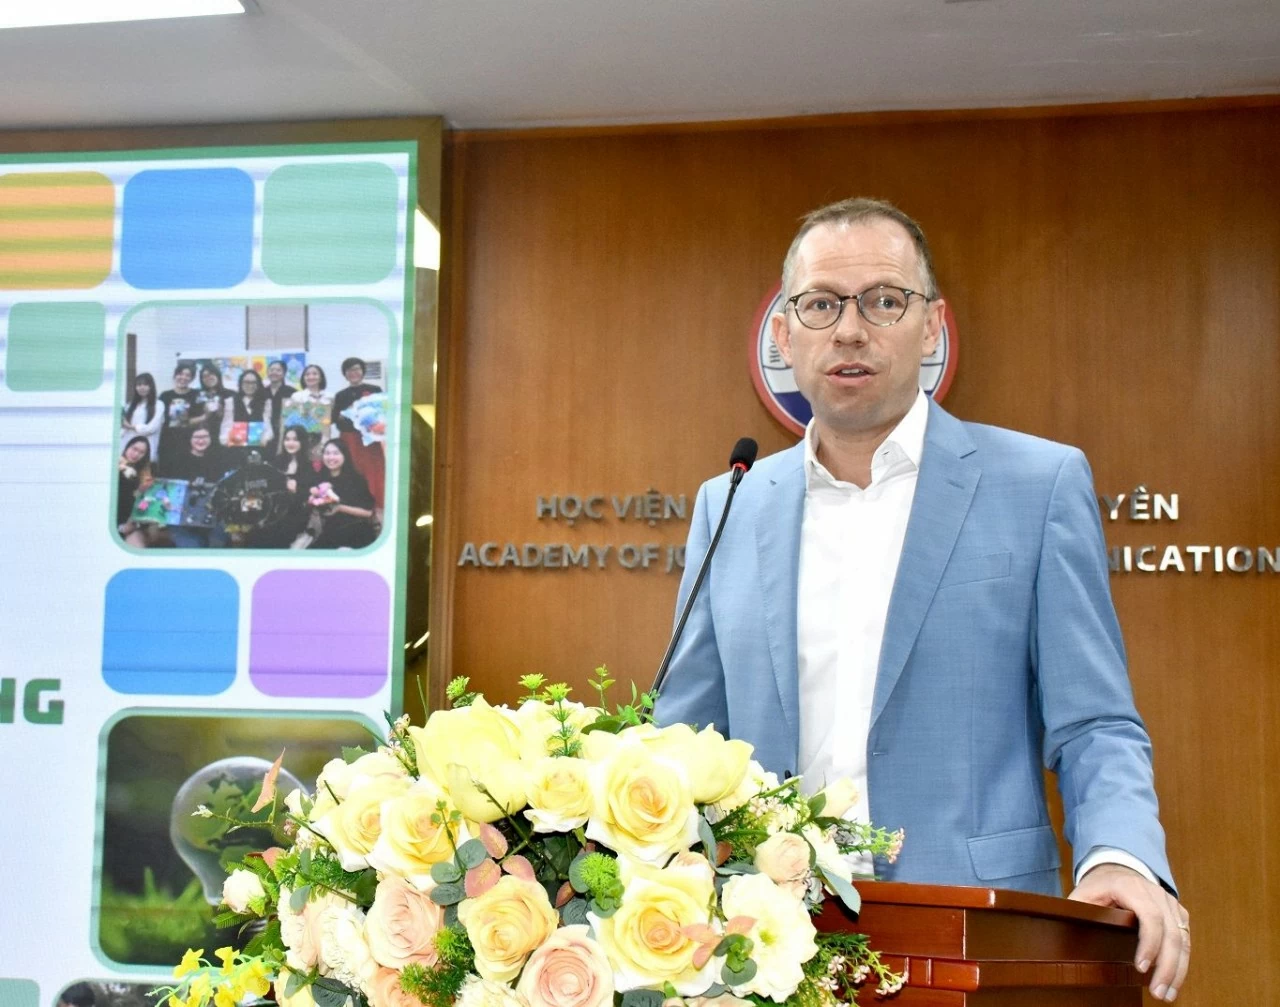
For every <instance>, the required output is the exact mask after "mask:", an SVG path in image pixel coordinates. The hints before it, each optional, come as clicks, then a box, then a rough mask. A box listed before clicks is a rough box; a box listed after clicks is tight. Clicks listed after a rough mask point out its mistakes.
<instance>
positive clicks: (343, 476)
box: [308, 438, 378, 549]
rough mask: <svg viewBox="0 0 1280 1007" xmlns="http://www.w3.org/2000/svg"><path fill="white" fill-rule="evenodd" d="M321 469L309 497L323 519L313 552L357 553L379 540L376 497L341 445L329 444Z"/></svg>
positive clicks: (309, 502)
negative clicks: (342, 549)
mask: <svg viewBox="0 0 1280 1007" xmlns="http://www.w3.org/2000/svg"><path fill="white" fill-rule="evenodd" d="M320 463H321V469H320V474H319V475H318V476H317V477H316V485H315V486H314V487H313V488H312V490H311V493H310V496H309V497H308V506H310V507H312V508H313V509H314V510H315V512H316V513H318V514H319V515H320V534H319V535H317V536H316V540H315V541H314V542H312V543H311V546H310V548H312V549H341V548H350V549H358V548H360V547H361V546H366V545H370V544H372V542H373V540H374V539H375V538H377V537H378V532H377V529H376V528H375V527H374V524H373V494H372V493H370V492H369V484H368V483H366V482H365V480H364V476H362V475H361V474H360V473H359V472H357V471H356V467H355V466H354V465H353V464H352V463H351V456H350V455H349V454H348V453H347V448H346V445H344V444H343V443H342V441H340V440H337V439H336V438H335V439H334V440H331V441H329V442H327V443H326V444H325V446H324V449H323V450H322V451H321V452H320Z"/></svg>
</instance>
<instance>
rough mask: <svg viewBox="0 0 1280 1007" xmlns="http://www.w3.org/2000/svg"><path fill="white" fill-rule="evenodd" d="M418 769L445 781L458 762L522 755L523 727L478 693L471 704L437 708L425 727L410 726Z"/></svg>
mask: <svg viewBox="0 0 1280 1007" xmlns="http://www.w3.org/2000/svg"><path fill="white" fill-rule="evenodd" d="M409 737H410V738H411V739H412V741H413V750H414V753H415V754H416V756H417V759H418V772H419V773H420V774H422V775H428V774H429V775H430V776H431V777H432V778H433V779H434V780H435V782H436V783H438V784H440V785H442V786H443V785H445V782H446V780H447V778H448V775H449V774H448V766H449V764H450V763H454V762H465V763H471V762H475V761H480V762H502V761H505V760H508V759H518V758H520V730H519V728H518V727H517V726H516V724H515V722H514V721H513V720H512V719H511V718H509V717H505V716H503V715H502V714H501V713H499V712H498V711H497V710H495V709H494V708H493V707H492V706H490V705H489V704H488V703H486V702H485V701H484V697H483V696H478V697H477V698H476V700H475V702H473V703H472V704H471V705H470V706H463V707H459V708H458V709H456V710H437V711H436V712H435V713H433V714H431V716H430V717H428V718H427V723H426V726H425V727H411V728H409Z"/></svg>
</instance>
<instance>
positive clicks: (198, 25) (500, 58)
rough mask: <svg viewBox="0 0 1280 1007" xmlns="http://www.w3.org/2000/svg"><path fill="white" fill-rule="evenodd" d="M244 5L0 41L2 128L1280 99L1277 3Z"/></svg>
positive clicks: (705, 0)
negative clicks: (226, 13)
mask: <svg viewBox="0 0 1280 1007" xmlns="http://www.w3.org/2000/svg"><path fill="white" fill-rule="evenodd" d="M15 2H19V0H0V3H6V4H7V3H15ZM22 2H31V3H39V2H40V0H22ZM258 6H259V7H260V12H259V13H257V14H254V15H251V16H239V17H214V18H194V19H185V20H173V21H149V22H139V23H133V24H103V25H84V26H72V27H59V28H20V29H11V30H7V31H0V128H18V127H58V128H65V127H76V126H96V125H117V126H126V125H145V124H159V123H197V122H241V121H247V120H281V119H321V118H330V117H366V116H370V117H372V116H388V115H428V114H441V115H443V116H444V117H445V119H446V120H447V121H448V122H449V124H450V125H452V126H454V127H459V128H467V127H471V128H491V127H500V126H533V125H549V124H589V123H626V122H651V121H679V120H697V119H728V118H754V117H763V116H785V115H801V114H810V113H821V112H847V111H861V110H867V109H907V108H948V107H953V108H959V107H978V106H1002V105H1023V104H1041V103H1053V104H1058V103H1074V102H1093V101H1115V100H1129V99H1148V98H1181V97H1197V96H1208V95H1236V94H1260V93H1264V92H1280V0H258Z"/></svg>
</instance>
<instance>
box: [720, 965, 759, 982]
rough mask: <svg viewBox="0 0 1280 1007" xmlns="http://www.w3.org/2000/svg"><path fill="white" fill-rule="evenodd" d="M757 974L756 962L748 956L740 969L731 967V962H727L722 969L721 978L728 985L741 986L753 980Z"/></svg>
mask: <svg viewBox="0 0 1280 1007" xmlns="http://www.w3.org/2000/svg"><path fill="white" fill-rule="evenodd" d="M755 976H756V963H755V962H753V961H752V960H751V959H750V958H748V959H747V960H746V961H745V962H744V963H743V965H742V968H740V969H731V968H729V963H728V962H725V965H724V968H723V969H721V970H720V979H721V981H722V982H723V983H724V984H725V985H726V986H741V985H743V984H744V983H749V982H751V980H752V979H754V978H755Z"/></svg>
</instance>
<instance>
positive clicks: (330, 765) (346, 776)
mask: <svg viewBox="0 0 1280 1007" xmlns="http://www.w3.org/2000/svg"><path fill="white" fill-rule="evenodd" d="M408 775H409V773H408V770H406V769H405V768H404V764H403V763H402V762H401V761H400V760H399V759H397V758H396V757H395V756H394V755H392V754H391V752H389V751H387V750H386V749H385V748H380V749H378V750H377V751H376V752H368V753H366V754H364V755H362V756H360V758H358V759H356V761H355V762H350V763H348V762H347V761H345V760H344V759H330V760H329V761H328V762H326V763H325V764H324V768H323V769H321V770H320V775H319V776H318V777H317V778H316V799H315V806H314V807H313V808H312V809H311V819H312V821H315V820H316V819H318V818H322V817H323V816H325V815H327V814H328V813H329V812H330V811H332V810H333V809H334V808H335V807H337V805H338V804H339V803H341V802H342V801H345V800H346V799H347V797H348V796H349V795H350V794H351V793H352V792H353V791H356V790H359V789H360V788H361V787H363V786H365V785H366V784H368V783H369V782H370V781H371V780H374V779H377V778H379V777H384V776H386V777H394V778H404V777H407V776H408ZM292 796H293V795H292V794H291V795H290V797H292ZM299 796H301V795H299ZM285 803H286V804H288V800H287V799H286V802H285ZM290 810H293V808H290ZM298 811H301V806H300V804H299V807H298ZM298 811H295V812H294V813H295V814H297V813H298Z"/></svg>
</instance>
